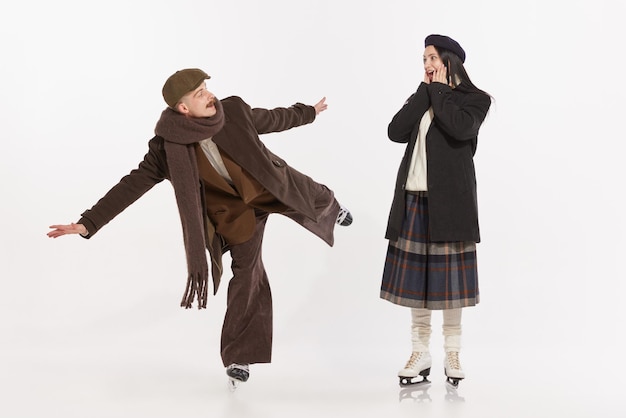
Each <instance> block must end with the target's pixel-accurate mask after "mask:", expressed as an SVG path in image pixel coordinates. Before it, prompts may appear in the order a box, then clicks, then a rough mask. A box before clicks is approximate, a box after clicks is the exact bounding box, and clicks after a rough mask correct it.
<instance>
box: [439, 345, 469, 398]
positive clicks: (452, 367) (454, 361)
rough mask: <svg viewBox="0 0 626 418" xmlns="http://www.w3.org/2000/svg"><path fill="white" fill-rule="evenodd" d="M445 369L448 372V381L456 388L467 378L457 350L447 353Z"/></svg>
mask: <svg viewBox="0 0 626 418" xmlns="http://www.w3.org/2000/svg"><path fill="white" fill-rule="evenodd" d="M443 369H444V372H445V374H446V383H448V384H449V385H451V386H452V387H454V388H455V389H456V388H457V387H458V386H459V382H460V381H461V380H463V379H465V372H463V369H462V368H461V362H460V361H459V353H458V352H457V351H448V352H447V353H446V358H445V360H444V363H443Z"/></svg>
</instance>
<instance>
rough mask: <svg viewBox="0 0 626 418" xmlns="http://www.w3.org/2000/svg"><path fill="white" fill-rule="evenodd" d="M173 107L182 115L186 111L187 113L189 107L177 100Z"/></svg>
mask: <svg viewBox="0 0 626 418" xmlns="http://www.w3.org/2000/svg"><path fill="white" fill-rule="evenodd" d="M175 109H176V111H177V112H178V113H182V114H183V115H186V114H187V113H189V108H188V107H187V105H186V104H185V103H183V102H178V104H176V108H175Z"/></svg>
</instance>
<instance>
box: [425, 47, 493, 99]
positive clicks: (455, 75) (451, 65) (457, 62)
mask: <svg viewBox="0 0 626 418" xmlns="http://www.w3.org/2000/svg"><path fill="white" fill-rule="evenodd" d="M433 46H434V45H433ZM435 49H436V50H437V53H438V54H439V58H440V59H441V61H442V62H443V63H444V65H445V66H446V69H447V70H448V82H452V85H453V86H454V87H458V86H459V85H461V86H462V89H463V90H465V91H468V92H474V93H480V94H484V95H486V96H489V98H491V99H493V97H492V96H491V94H489V93H487V92H486V91H484V90H481V89H479V88H478V87H476V86H475V85H474V83H472V80H471V79H470V77H469V75H468V74H467V71H465V67H464V66H463V63H462V62H461V58H459V56H458V55H457V54H455V53H454V52H452V51H450V50H448V49H445V48H439V47H436V46H435Z"/></svg>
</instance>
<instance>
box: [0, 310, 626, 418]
mask: <svg viewBox="0 0 626 418" xmlns="http://www.w3.org/2000/svg"><path fill="white" fill-rule="evenodd" d="M383 311H385V310H384V309H383ZM155 312H157V311H155ZM205 312H206V313H207V314H212V312H211V310H208V312H207V311H202V313H201V314H195V313H194V312H189V311H182V310H181V311H180V312H178V311H173V310H172V311H171V313H170V314H168V315H169V316H163V315H159V314H157V317H156V318H155V317H153V318H151V319H150V320H149V319H148V317H149V316H150V314H144V315H142V314H137V315H135V316H134V317H133V316H132V315H131V316H128V317H127V320H126V321H121V320H117V319H115V318H108V319H106V320H102V321H100V322H97V321H96V322H90V323H89V324H85V326H84V327H82V328H81V327H76V326H74V325H67V326H64V327H59V328H57V329H56V330H55V329H52V330H50V329H49V328H47V329H46V328H45V326H42V327H41V328H38V327H37V326H33V327H32V328H30V329H28V328H27V329H20V330H17V329H14V330H13V332H12V335H11V334H7V333H6V332H5V333H4V337H5V338H4V342H5V343H4V345H3V347H2V359H1V361H2V363H1V370H2V373H1V375H0V393H1V395H2V396H1V397H2V401H1V402H0V416H1V417H6V418H43V417H51V418H52V417H63V418H72V417H77V418H79V417H80V418H85V417H89V418H99V417H107V418H110V417H120V418H125V417H128V418H131V417H132V418H139V417H150V418H160V417H185V416H200V417H233V418H242V417H287V416H289V417H291V416H293V417H298V418H307V417H315V418H320V417H323V418H328V417H385V416H386V417H389V416H395V417H409V416H410V417H514V418H516V417H533V418H540V417H560V416H563V417H565V416H566V417H569V418H575V417H623V416H625V415H624V413H625V411H626V410H625V409H624V402H623V400H622V399H621V395H622V391H623V383H622V382H621V379H620V377H621V376H620V375H616V374H614V373H613V372H612V369H611V367H614V365H612V361H613V358H614V357H615V355H617V356H619V353H610V352H609V350H606V351H605V352H604V353H603V352H598V351H596V352H591V351H587V350H586V348H585V347H574V346H572V347H570V349H569V350H567V349H563V348H562V347H561V348H556V347H555V346H554V345H552V346H550V345H538V346H536V347H535V348H534V349H532V348H531V347H530V346H527V347H524V348H523V349H517V350H515V349H511V348H510V347H508V348H505V347H499V346H496V345H493V344H477V343H475V340H477V338H466V340H469V341H468V342H467V344H466V348H465V349H464V350H463V353H462V354H463V357H462V360H463V361H462V362H463V365H464V368H465V370H466V373H467V375H468V378H467V379H466V380H465V381H463V382H461V384H460V386H459V388H458V390H452V389H450V388H449V387H448V386H447V385H446V384H445V383H444V376H443V371H442V367H439V366H438V364H440V361H441V353H439V351H438V350H436V348H435V347H433V357H434V362H435V366H434V367H433V370H432V374H431V376H430V380H431V384H430V385H427V386H421V387H407V388H401V387H400V386H399V385H398V382H397V378H396V376H395V373H396V371H397V369H398V368H399V367H400V366H401V365H402V364H403V363H404V361H405V360H406V357H407V356H408V352H407V350H406V348H407V347H406V344H398V343H399V342H400V340H398V341H395V342H394V341H392V335H393V334H395V331H390V332H386V331H385V330H384V327H383V326H382V325H383V324H382V323H381V324H378V325H376V324H373V325H372V328H380V329H374V330H373V331H375V332H376V334H372V335H371V336H364V335H354V334H351V332H350V331H349V329H344V330H342V329H338V328H335V329H331V328H332V327H329V326H328V324H324V325H323V326H318V325H317V324H315V323H314V322H310V323H309V325H310V326H309V327H308V328H309V330H308V331H304V330H301V331H294V329H292V328H291V327H290V324H291V323H290V322H289V321H287V320H282V321H277V322H278V324H279V327H278V329H277V333H276V335H275V350H274V361H273V363H272V364H267V365H255V366H253V367H252V369H251V378H250V380H249V381H248V382H247V383H245V384H242V385H240V386H239V388H238V389H237V390H236V391H235V392H231V391H229V389H228V385H227V377H226V375H225V374H224V370H223V368H222V365H221V363H220V360H219V355H218V339H217V338H218V336H217V334H218V331H219V330H218V328H219V327H218V326H217V325H216V324H218V322H219V320H218V318H209V317H208V316H207V315H206V314H205ZM390 312H393V311H390ZM394 315H395V313H394V314H391V316H390V317H393V316H394ZM475 319H476V318H470V320H475ZM42 320H43V321H44V322H45V319H44V318H42ZM211 324H213V325H211ZM207 325H209V328H213V329H209V330H208V331H209V332H198V331H197V330H198V329H202V327H203V326H204V327H207ZM343 325H344V322H343V321H341V320H339V321H338V323H337V327H339V328H341V327H343ZM466 328H468V327H466ZM194 329H195V331H194ZM289 333H290V334H289ZM6 337H9V338H6ZM435 340H436V338H435ZM350 341H352V342H354V343H356V344H354V345H351V344H350ZM367 341H369V342H370V343H366V342H367ZM548 343H549V342H548ZM468 345H469V346H468ZM488 346H489V347H488ZM611 356H613V357H611ZM617 367H621V370H623V366H621V365H618V366H617ZM613 370H618V369H615V368H614V369H613Z"/></svg>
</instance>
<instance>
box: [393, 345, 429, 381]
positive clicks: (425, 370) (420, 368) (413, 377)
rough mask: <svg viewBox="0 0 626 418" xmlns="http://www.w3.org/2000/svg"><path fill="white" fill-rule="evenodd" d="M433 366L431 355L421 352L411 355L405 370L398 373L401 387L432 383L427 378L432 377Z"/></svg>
mask: <svg viewBox="0 0 626 418" xmlns="http://www.w3.org/2000/svg"><path fill="white" fill-rule="evenodd" d="M431 365H432V359H431V357H430V353H428V352H419V351H414V352H413V353H411V358H409V361H407V363H406V366H404V369H402V370H400V371H399V372H398V377H399V378H400V386H408V385H417V384H428V383H430V380H428V379H427V377H428V375H430V367H431Z"/></svg>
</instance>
